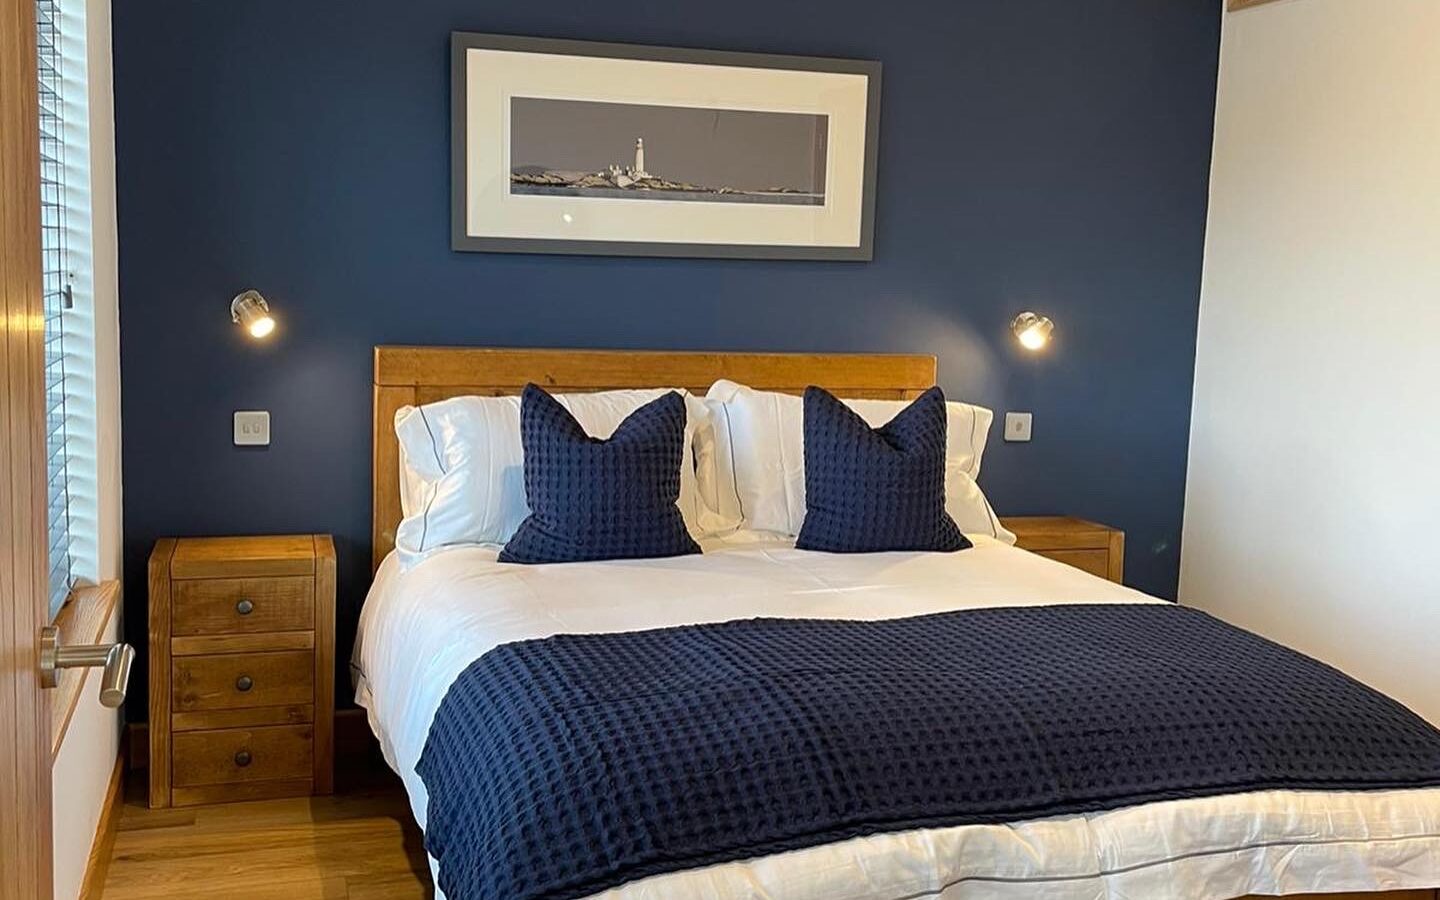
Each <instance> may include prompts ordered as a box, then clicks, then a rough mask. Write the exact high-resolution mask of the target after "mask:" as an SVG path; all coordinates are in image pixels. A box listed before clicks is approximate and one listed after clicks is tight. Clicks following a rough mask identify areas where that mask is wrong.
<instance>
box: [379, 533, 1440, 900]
mask: <svg viewBox="0 0 1440 900" xmlns="http://www.w3.org/2000/svg"><path fill="white" fill-rule="evenodd" d="M705 549H706V551H707V552H706V554H705V555H703V556H688V557H677V558H674V559H664V560H623V561H609V562H599V563H580V564H567V565H555V566H537V567H521V566H508V565H501V564H499V563H497V562H496V561H495V557H496V551H495V550H494V549H490V548H481V547H471V548H461V549H455V550H450V551H446V552H443V553H439V554H436V555H434V556H432V557H431V558H429V559H427V560H425V561H424V562H422V563H420V564H418V565H416V566H415V567H413V568H412V569H410V570H408V571H402V569H401V567H400V565H399V563H398V561H397V559H396V558H395V557H393V555H392V557H391V558H390V559H387V560H386V561H385V563H384V564H383V565H382V566H381V569H380V571H379V573H378V574H377V577H376V580H375V583H374V586H373V587H372V589H371V593H370V596H369V598H368V599H367V601H366V605H365V609H364V611H363V612H362V616H361V621H360V630H359V634H358V636H357V641H356V647H355V654H354V668H355V675H356V685H357V691H356V700H357V702H358V703H359V704H360V705H362V706H363V707H365V708H366V710H367V712H368V716H369V720H370V724H371V727H372V728H373V729H374V731H375V733H376V735H377V737H378V738H379V740H380V744H381V747H382V749H383V750H384V753H385V757H386V759H387V761H388V762H389V763H390V765H391V766H392V767H394V769H395V770H396V772H398V773H399V774H400V776H401V778H402V780H403V781H404V783H405V788H406V791H407V792H408V794H409V798H410V802H411V807H412V810H413V811H414V814H415V818H416V821H417V822H418V823H419V824H420V825H421V827H422V828H423V827H424V825H425V821H426V812H427V810H426V806H427V797H426V793H425V787H424V785H423V783H422V782H421V780H420V778H419V776H418V775H417V774H416V773H415V763H416V761H417V760H418V758H419V756H420V753H421V750H422V749H423V747H424V744H425V740H426V737H427V735H428V731H429V727H430V723H431V721H432V720H433V718H434V716H435V712H436V710H437V709H438V708H439V705H440V702H441V700H442V699H443V698H444V695H445V693H446V691H447V690H448V688H449V687H450V685H451V684H452V683H453V682H454V680H455V679H456V677H457V676H458V675H459V674H460V673H461V672H462V671H463V670H464V669H465V667H466V666H468V665H469V664H470V663H471V662H472V661H473V660H475V659H476V658H478V657H479V656H480V655H482V654H484V653H485V652H486V651H488V650H490V649H491V648H493V647H496V646H498V645H500V644H503V643H507V642H509V641H514V640H522V639H527V638H537V637H546V636H550V635H554V634H559V633H572V634H583V633H601V632H616V631H630V630H638V629H645V628H656V627H664V626H671V625H683V624H691V623H699V622H719V621H727V620H732V619H742V618H750V617H756V616H771V617H796V618H818V619H825V618H833V619H861V620H873V619H886V618H899V617H904V616H914V615H922V614H926V613H933V612H944V611H948V610H956V609H974V608H984V607H1000V606H1024V605H1043V604H1061V603H1158V602H1163V601H1159V600H1156V599H1155V598H1151V597H1148V596H1146V595H1144V594H1140V593H1138V592H1135V591H1132V590H1129V589H1127V588H1124V587H1121V586H1118V585H1114V584H1111V583H1109V582H1106V581H1103V580H1101V579H1097V578H1094V577H1093V576H1090V575H1087V574H1085V573H1083V572H1080V571H1078V570H1075V569H1072V568H1069V567H1066V566H1063V565H1060V564H1058V563H1054V562H1052V561H1050V560H1046V559H1043V558H1041V557H1039V556H1036V555H1033V554H1030V553H1026V552H1025V551H1022V550H1017V549H1015V548H1013V547H1008V546H1005V545H1004V544H1001V543H999V542H997V541H993V540H989V539H984V538H980V539H978V540H977V541H976V546H975V548H974V549H972V550H967V551H964V552H962V553H955V554H912V553H887V554H861V555H830V554H819V553H808V552H805V551H799V550H796V549H794V547H793V544H792V543H790V542H789V541H785V540H780V539H775V538H771V537H767V536H765V535H759V534H754V533H750V534H742V535H738V536H734V537H731V538H729V539H725V540H719V541H712V542H710V544H709V545H707V546H706V547H705ZM1436 883H1440V790H1409V791H1378V792H1323V793H1322V792H1296V791H1264V792H1255V793H1247V794H1234V795H1226V796H1222V797H1210V798H1203V799H1190V800H1175V801H1167V802H1162V803H1150V804H1144V805H1141V806H1134V807H1129V808H1126V809H1120V810H1114V811H1109V812H1103V813H1091V814H1083V815H1074V816H1061V817H1055V818H1050V819H1041V820H1034V821H1028V822H1019V823H1013V824H1008V825H1000V826H996V825H987V826H974V825H972V826H961V827H955V828H944V829H918V830H914V831H907V832H899V833H894V834H884V835H874V836H869V837H864V838H856V839H852V840H847V841H841V842H838V843H833V844H828V845H823V846H820V847H813V848H808V849H804V850H796V851H790V852H786V853H780V854H775V855H773V856H769V857H763V858H760V859H752V860H745V861H740V862H733V863H725V864H721V865H715V866H709V867H706V868H703V869H696V870H690V871H685V872H677V873H672V874H667V875H660V876H655V877H652V878H647V879H642V880H639V881H635V882H632V883H630V884H627V885H624V886H622V887H620V888H616V889H613V890H610V891H606V892H604V893H603V894H600V895H598V896H600V897H604V898H607V900H609V898H613V900H621V898H624V900H649V898H656V900H658V898H662V897H663V898H690V897H696V898H700V897H704V898H730V897H752V898H775V900H780V898H795V900H812V898H813V900H822V898H823V900H834V898H856V900H859V898H873V900H901V898H920V897H939V898H961V897H966V898H970V897H976V898H1009V897H1044V898H1077V900H1078V898H1098V897H1130V896H1133V897H1199V898H1221V897H1233V896H1240V895H1243V894H1247V893H1297V892H1305V891H1319V890H1327V891H1338V890H1352V891H1359V890H1390V889H1399V888H1406V887H1431V886H1434V885H1435V884H1436ZM452 900H463V898H452Z"/></svg>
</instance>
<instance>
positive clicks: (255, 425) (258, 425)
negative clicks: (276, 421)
mask: <svg viewBox="0 0 1440 900" xmlns="http://www.w3.org/2000/svg"><path fill="white" fill-rule="evenodd" d="M235 446H237V447H268V446H270V413H269V412H267V411H266V410H263V409H237V410H235Z"/></svg>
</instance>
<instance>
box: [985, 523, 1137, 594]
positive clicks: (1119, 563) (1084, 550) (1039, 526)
mask: <svg viewBox="0 0 1440 900" xmlns="http://www.w3.org/2000/svg"><path fill="white" fill-rule="evenodd" d="M1000 524H1002V525H1004V526H1005V527H1006V528H1008V529H1009V530H1011V531H1013V532H1015V538H1016V541H1015V545H1016V546H1017V547H1020V548H1021V549H1023V550H1032V551H1034V552H1035V553H1038V554H1040V555H1041V556H1045V557H1048V558H1050V559H1053V560H1055V561H1056V562H1062V563H1065V564H1066V565H1068V566H1074V567H1075V568H1077V569H1083V570H1084V571H1086V572H1089V573H1090V574H1091V575H1098V576H1100V577H1101V578H1105V579H1108V580H1110V581H1113V582H1115V583H1116V584H1120V583H1121V582H1122V581H1123V580H1124V578H1125V532H1123V531H1121V530H1120V529H1118V528H1111V527H1110V526H1108V525H1100V524H1097V523H1095V522H1087V521H1085V520H1084V519H1077V518H1074V517H1073V516H1015V517H1013V518H1008V519H1007V518H1002V519H1001V520H1000Z"/></svg>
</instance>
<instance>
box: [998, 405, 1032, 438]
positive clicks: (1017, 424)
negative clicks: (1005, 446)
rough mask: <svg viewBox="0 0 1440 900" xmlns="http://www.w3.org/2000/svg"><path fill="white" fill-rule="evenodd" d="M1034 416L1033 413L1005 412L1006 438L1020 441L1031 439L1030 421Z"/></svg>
mask: <svg viewBox="0 0 1440 900" xmlns="http://www.w3.org/2000/svg"><path fill="white" fill-rule="evenodd" d="M1034 418H1035V416H1034V414H1032V413H1020V412H1007V413H1006V414H1005V440H1007V441H1020V442H1023V441H1028V440H1030V423H1031V422H1032V421H1033V420H1034Z"/></svg>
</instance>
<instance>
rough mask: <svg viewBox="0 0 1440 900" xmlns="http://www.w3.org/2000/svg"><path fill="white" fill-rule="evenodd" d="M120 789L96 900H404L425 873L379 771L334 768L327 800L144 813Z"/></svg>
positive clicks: (422, 890) (416, 843) (140, 782)
mask: <svg viewBox="0 0 1440 900" xmlns="http://www.w3.org/2000/svg"><path fill="white" fill-rule="evenodd" d="M128 782H129V783H127V784H126V798H125V807H124V810H123V812H122V813H121V816H120V820H119V823H118V825H117V828H116V834H115V848H114V850H113V852H112V854H111V858H110V864H109V869H108V871H107V872H106V875H105V882H104V883H105V889H104V893H103V897H104V900H153V898H162V897H164V898H181V897H183V898H201V897H203V898H207V900H322V898H323V900H381V898H384V900H390V898H395V900H410V898H428V897H430V896H432V893H431V890H430V870H429V867H428V865H427V863H426V860H425V850H424V848H423V847H422V845H421V842H420V829H419V828H417V827H416V826H415V821H414V819H412V818H411V817H410V809H409V806H408V805H407V802H406V799H405V793H404V791H403V790H402V788H401V787H400V781H399V779H397V778H395V776H394V775H392V774H391V773H390V772H389V771H388V770H387V769H385V768H384V764H383V763H377V764H375V765H367V766H360V767H355V768H352V767H348V766H347V767H343V768H342V769H341V770H340V771H339V772H337V774H336V792H335V795H334V796H331V797H310V798H301V799H294V800H266V801H261V802H257V803H233V804H228V805H224V806H196V807H190V808H186V809H157V810H151V809H148V808H146V805H145V796H146V785H145V779H144V772H139V773H135V776H134V777H131V778H130V779H128Z"/></svg>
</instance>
